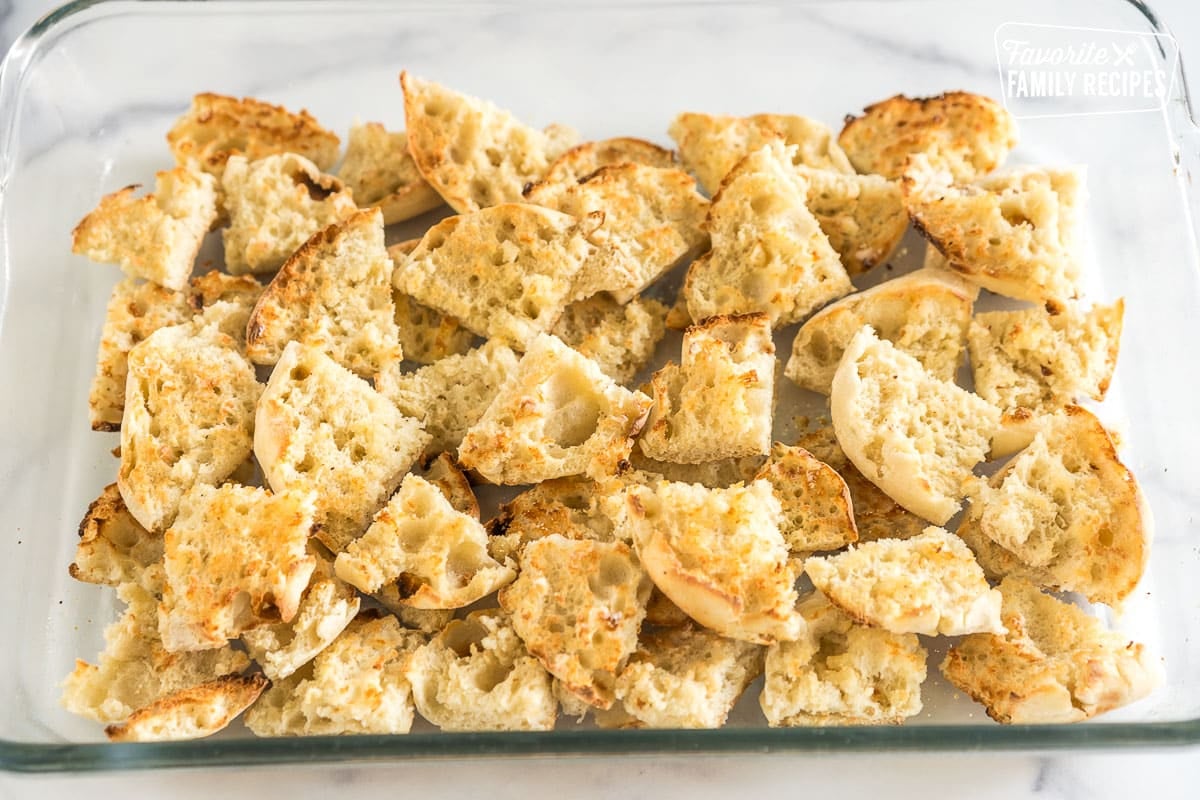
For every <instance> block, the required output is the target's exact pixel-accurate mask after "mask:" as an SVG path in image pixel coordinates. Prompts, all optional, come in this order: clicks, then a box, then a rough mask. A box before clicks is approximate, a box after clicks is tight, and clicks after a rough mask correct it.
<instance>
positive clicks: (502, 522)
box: [487, 477, 613, 564]
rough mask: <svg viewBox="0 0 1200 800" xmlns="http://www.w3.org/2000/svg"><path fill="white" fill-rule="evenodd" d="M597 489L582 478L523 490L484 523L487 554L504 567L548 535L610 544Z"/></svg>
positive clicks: (610, 535) (609, 528) (610, 530)
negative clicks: (530, 545) (505, 563)
mask: <svg viewBox="0 0 1200 800" xmlns="http://www.w3.org/2000/svg"><path fill="white" fill-rule="evenodd" d="M602 503H603V498H602V497H601V489H600V487H599V486H597V484H596V483H595V481H591V480H588V479H586V478H579V477H575V478H555V479H553V480H548V481H543V482H542V483H539V484H538V485H537V486H534V487H533V488H531V489H527V490H525V491H524V492H521V494H519V495H517V496H516V497H514V498H513V499H512V500H510V501H509V502H507V503H505V504H504V505H502V506H500V508H499V509H498V510H497V511H496V516H494V517H492V518H491V519H490V520H488V523H487V532H488V552H489V553H491V555H492V558H494V559H496V560H497V561H499V562H501V563H504V562H507V561H508V559H512V561H513V563H514V564H515V563H517V562H519V561H520V558H521V553H522V552H523V551H524V549H525V545H527V544H529V543H530V542H534V541H537V540H539V539H542V538H544V537H546V536H550V535H551V534H559V535H561V536H564V537H566V538H568V539H592V540H595V541H598V542H611V541H612V540H613V525H612V521H611V520H610V519H609V518H608V516H607V515H606V514H605V513H604V510H603V508H602Z"/></svg>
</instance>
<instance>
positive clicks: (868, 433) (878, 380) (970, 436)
mask: <svg viewBox="0 0 1200 800" xmlns="http://www.w3.org/2000/svg"><path fill="white" fill-rule="evenodd" d="M829 402H830V408H831V410H832V416H833V429H834V431H835V432H836V433H837V439H838V443H839V444H840V445H841V446H842V449H843V450H845V452H846V455H847V456H848V457H849V458H850V460H851V461H852V462H853V463H854V466H855V467H857V468H858V470H859V471H860V472H861V473H862V474H863V475H865V476H866V477H867V478H868V479H869V480H870V481H871V482H872V483H874V484H875V485H876V486H878V487H879V488H880V489H883V490H884V491H885V492H887V494H888V495H889V496H890V497H892V499H894V500H895V501H896V502H897V503H899V504H900V505H902V506H904V507H905V508H906V509H908V510H909V511H911V512H913V513H914V514H919V515H920V516H922V517H924V518H925V519H927V520H929V521H930V522H936V523H938V524H944V523H945V522H946V521H947V520H948V519H950V518H951V517H952V516H954V515H955V514H956V513H957V512H958V510H959V507H960V505H961V504H960V498H961V497H962V496H963V495H964V494H965V489H964V487H963V482H964V481H965V480H967V479H968V478H970V477H971V470H973V469H974V468H975V465H976V464H978V463H980V462H981V461H983V460H984V457H985V456H986V455H987V452H988V448H989V446H990V441H991V437H992V434H993V433H994V432H995V431H996V429H998V428H999V426H1000V411H999V410H998V409H996V408H995V407H994V406H993V405H991V404H990V403H988V402H987V401H986V400H983V399H982V398H980V397H978V396H977V395H974V394H972V393H970V392H968V391H967V390H966V389H962V388H960V387H958V386H956V385H955V384H953V383H950V382H949V381H943V380H939V379H937V378H935V377H934V376H932V375H930V374H929V373H928V372H926V371H925V368H924V367H922V366H921V362H919V361H917V360H916V359H915V358H913V357H912V356H910V355H908V354H907V353H904V352H902V351H900V350H898V349H897V348H896V347H895V346H894V345H893V344H892V343H891V342H889V341H887V340H886V339H879V338H877V337H876V336H875V332H874V330H872V329H871V328H870V327H869V326H867V327H864V328H863V329H862V330H860V331H859V332H858V333H857V334H855V336H854V338H853V339H852V340H851V341H850V345H849V346H848V347H847V348H846V352H845V354H844V355H843V356H842V360H841V363H840V364H839V365H838V368H837V372H836V373H835V374H834V377H833V384H832V391H831V392H830V398H829Z"/></svg>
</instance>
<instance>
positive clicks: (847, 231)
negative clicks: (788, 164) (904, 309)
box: [795, 166, 908, 275]
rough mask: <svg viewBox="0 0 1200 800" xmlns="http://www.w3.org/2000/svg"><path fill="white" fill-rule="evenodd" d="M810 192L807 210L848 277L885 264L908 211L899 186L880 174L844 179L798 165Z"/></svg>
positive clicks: (844, 176)
mask: <svg viewBox="0 0 1200 800" xmlns="http://www.w3.org/2000/svg"><path fill="white" fill-rule="evenodd" d="M795 170H796V174H797V175H799V176H800V177H801V178H802V179H803V180H804V183H805V184H806V185H807V187H808V196H807V200H808V210H809V211H811V212H812V213H813V216H815V217H816V218H817V222H818V224H820V226H821V231H822V232H823V233H824V234H825V236H826V237H828V239H829V244H830V246H832V247H833V249H834V250H836V251H837V253H838V255H839V256H840V257H841V259H842V266H843V267H845V269H846V272H847V273H848V274H850V275H859V274H861V273H863V272H866V271H867V270H869V269H871V268H872V267H875V266H878V265H879V264H882V263H884V262H885V261H887V260H888V259H889V258H890V257H891V255H892V253H893V252H895V250H896V247H897V246H898V245H899V244H900V240H901V239H902V238H904V232H905V231H906V230H908V212H907V211H905V209H904V198H903V195H902V194H901V193H900V185H899V184H898V183H894V182H892V181H889V180H887V179H885V178H882V177H880V176H878V175H847V174H845V173H841V172H834V171H832V170H828V169H814V168H812V167H806V166H797V167H795Z"/></svg>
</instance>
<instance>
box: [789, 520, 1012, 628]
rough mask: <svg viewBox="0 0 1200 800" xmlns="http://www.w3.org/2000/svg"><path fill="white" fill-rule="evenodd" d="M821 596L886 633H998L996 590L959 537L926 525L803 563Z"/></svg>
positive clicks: (998, 603) (998, 619)
mask: <svg viewBox="0 0 1200 800" xmlns="http://www.w3.org/2000/svg"><path fill="white" fill-rule="evenodd" d="M804 571H805V573H807V574H808V577H809V578H811V579H812V582H813V586H815V587H816V588H817V589H818V590H819V591H820V592H821V593H822V594H824V595H825V596H826V597H828V598H829V601H830V602H831V603H833V604H834V605H835V606H837V607H838V608H840V609H841V610H842V611H845V612H846V613H847V614H849V615H850V616H851V617H852V618H854V619H855V620H856V621H858V622H861V623H863V624H865V625H874V626H875V627H877V628H883V629H884V630H887V631H891V632H892V633H921V634H925V635H926V636H937V635H942V636H962V635H963V634H967V633H1002V632H1003V631H1004V626H1003V624H1002V623H1001V622H1000V593H999V592H997V591H996V590H995V589H990V588H988V584H987V580H986V579H985V578H984V576H983V569H982V568H980V566H979V565H978V564H976V563H975V558H974V557H973V556H972V555H971V551H970V550H968V549H967V547H966V546H965V545H964V544H963V543H962V540H961V539H959V538H958V537H956V536H955V535H954V534H952V533H947V532H946V531H944V530H942V529H941V528H936V527H933V526H930V527H928V528H926V529H925V532H924V533H922V534H920V535H919V536H914V537H912V538H911V539H904V540H899V539H880V540H879V541H875V542H865V543H863V544H860V545H858V546H857V547H851V548H850V549H849V550H848V551H846V552H845V553H841V554H840V555H834V556H826V557H824V558H818V557H813V558H809V559H808V560H806V561H805V562H804Z"/></svg>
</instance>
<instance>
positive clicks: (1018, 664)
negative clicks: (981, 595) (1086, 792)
mask: <svg viewBox="0 0 1200 800" xmlns="http://www.w3.org/2000/svg"><path fill="white" fill-rule="evenodd" d="M1000 594H1001V595H1003V597H1004V606H1003V611H1002V614H1003V618H1004V626H1005V628H1007V629H1008V633H1006V634H1004V635H994V634H975V635H973V636H968V637H967V638H965V639H963V640H962V641H961V642H959V643H958V644H956V645H955V646H954V647H952V648H951V649H950V652H949V653H947V654H946V658H945V660H944V661H943V662H942V664H941V670H942V674H943V675H945V676H946V678H947V680H949V681H950V682H951V683H953V684H954V685H955V686H957V687H958V688H959V689H961V690H962V691H963V692H966V693H967V694H968V695H969V696H970V697H971V698H972V699H974V700H975V701H977V702H979V703H981V704H982V705H983V706H984V708H985V709H987V714H988V716H989V717H991V718H992V719H994V720H996V721H997V722H1003V723H1011V724H1014V725H1028V724H1047V723H1048V724H1054V723H1064V722H1079V721H1081V720H1085V719H1091V718H1092V717H1094V716H1096V715H1098V714H1103V713H1105V712H1106V711H1111V710H1113V709H1115V708H1119V707H1121V706H1124V705H1128V704H1129V703H1133V702H1136V701H1138V700H1140V699H1142V698H1143V697H1145V696H1146V695H1148V694H1150V692H1151V691H1153V690H1154V689H1155V688H1156V687H1158V686H1159V685H1160V684H1161V683H1162V682H1163V669H1162V663H1161V662H1160V661H1159V660H1158V659H1157V658H1155V657H1154V656H1153V655H1152V654H1151V653H1150V652H1149V651H1148V650H1147V649H1146V647H1145V646H1143V645H1141V644H1138V643H1136V642H1132V641H1130V640H1129V639H1128V637H1126V636H1123V635H1121V634H1120V633H1118V632H1116V631H1108V630H1105V629H1104V626H1103V624H1102V623H1101V622H1100V620H1098V619H1096V618H1095V617H1092V616H1089V615H1088V614H1087V613H1085V612H1084V611H1083V610H1081V609H1079V608H1077V607H1075V606H1073V605H1070V604H1069V603H1064V602H1062V601H1061V600H1058V599H1056V598H1054V597H1052V596H1050V595H1047V594H1043V593H1042V592H1041V591H1040V590H1038V588H1037V587H1036V586H1034V585H1032V584H1031V583H1029V582H1028V581H1025V580H1022V579H1020V578H1013V577H1009V578H1005V579H1004V580H1003V581H1001V583H1000Z"/></svg>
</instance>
